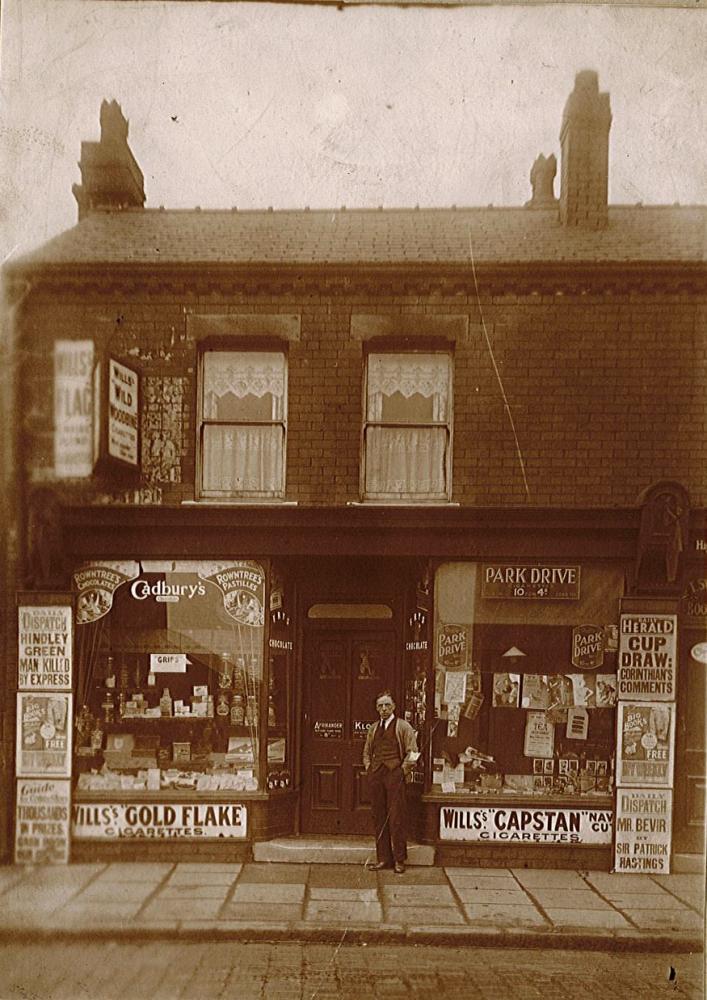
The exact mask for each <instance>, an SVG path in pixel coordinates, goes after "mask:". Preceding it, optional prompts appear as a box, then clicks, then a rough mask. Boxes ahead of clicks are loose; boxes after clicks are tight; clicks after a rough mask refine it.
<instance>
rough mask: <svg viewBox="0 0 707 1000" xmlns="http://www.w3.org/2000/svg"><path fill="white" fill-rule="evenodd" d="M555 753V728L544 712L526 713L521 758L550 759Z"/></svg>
mask: <svg viewBox="0 0 707 1000" xmlns="http://www.w3.org/2000/svg"><path fill="white" fill-rule="evenodd" d="M554 752H555V726H554V723H552V722H550V720H549V719H548V717H547V715H546V714H545V712H528V716H527V718H526V720H525V740H524V743H523V756H525V757H552V756H553V754H554Z"/></svg>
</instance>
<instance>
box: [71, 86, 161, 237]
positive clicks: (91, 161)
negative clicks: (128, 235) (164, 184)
mask: <svg viewBox="0 0 707 1000" xmlns="http://www.w3.org/2000/svg"><path fill="white" fill-rule="evenodd" d="M79 168H80V170H81V184H74V186H73V188H72V191H73V193H74V197H75V198H76V201H77V202H78V206H79V220H81V219H82V218H83V217H84V216H85V215H87V214H88V213H89V212H92V211H93V210H94V209H99V208H113V209H116V208H142V207H143V206H144V204H145V188H144V178H143V175H142V171H141V170H140V167H139V166H138V165H137V162H136V160H135V157H134V156H133V154H132V151H131V149H130V146H129V145H128V122H127V119H126V118H125V117H124V116H123V112H122V111H121V109H120V105H119V104H118V103H117V101H110V103H109V102H108V101H103V102H102V103H101V138H100V141H99V142H82V143H81V159H80V161H79Z"/></svg>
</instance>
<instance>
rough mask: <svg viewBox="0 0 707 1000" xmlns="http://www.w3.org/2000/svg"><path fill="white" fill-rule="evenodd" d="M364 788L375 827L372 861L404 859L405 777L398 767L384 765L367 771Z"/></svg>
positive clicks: (388, 863)
mask: <svg viewBox="0 0 707 1000" xmlns="http://www.w3.org/2000/svg"><path fill="white" fill-rule="evenodd" d="M368 787H369V790H370V794H371V811H372V813H373V825H374V826H375V830H376V860H377V861H378V862H383V863H384V864H386V865H389V866H390V867H391V868H392V866H393V864H394V863H398V864H404V863H405V860H406V858H407V833H406V829H405V777H404V775H403V771H402V768H401V767H395V768H393V770H392V771H391V770H390V769H389V768H387V767H386V766H385V765H382V766H381V767H379V768H377V769H376V770H375V771H371V772H369V775H368Z"/></svg>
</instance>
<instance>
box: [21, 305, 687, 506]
mask: <svg viewBox="0 0 707 1000" xmlns="http://www.w3.org/2000/svg"><path fill="white" fill-rule="evenodd" d="M481 308H482V311H483V318H484V321H485V326H486V332H487V334H488V344H487V341H486V336H485V335H484V328H483V326H482V324H481V321H480V319H481V314H480V311H479V304H478V303H477V302H476V300H475V298H473V297H471V296H466V295H462V294H455V295H451V294H450V295H449V296H448V297H447V296H445V295H443V294H434V295H429V296H426V297H418V296H417V295H412V294H410V295H401V296H395V295H393V294H387V295H384V294H376V293H374V292H370V293H367V294H361V293H357V294H355V295H354V294H351V295H344V294H341V295H340V294H331V295H324V294H321V295H319V294H305V293H302V294H299V295H297V294H294V293H290V294H287V295H282V296H278V295H274V294H271V293H267V292H263V293H261V294H256V293H254V294H252V295H250V296H246V295H243V294H233V295H231V296H229V297H226V296H223V295H211V296H205V297H203V298H197V297H196V296H194V295H187V294H184V295H179V294H177V293H175V294H174V295H172V296H169V295H166V294H159V295H158V294H154V295H151V294H150V293H149V292H147V291H143V292H142V293H141V294H137V293H134V294H132V295H131V297H130V298H129V299H126V298H119V297H118V296H116V297H115V298H114V299H108V298H105V297H102V298H101V297H99V296H98V295H97V294H96V295H94V296H92V295H90V294H87V293H86V292H82V293H81V294H79V293H76V295H75V296H73V297H72V296H70V295H69V294H68V293H64V295H63V297H61V298H59V297H56V296H51V295H50V294H49V292H46V293H44V294H42V295H40V294H36V295H35V296H34V297H33V298H31V299H30V301H29V303H28V305H27V308H26V311H25V318H24V326H23V330H24V347H23V351H22V362H23V364H22V371H23V389H22V399H23V400H24V404H23V409H22V413H21V427H22V431H23V442H24V455H25V457H26V476H27V479H28V484H29V485H30V486H31V485H32V484H39V483H44V482H51V480H52V476H53V469H52V463H53V444H52V405H53V404H52V374H53V370H52V350H51V344H52V342H53V340H54V338H71V337H75V338H95V339H96V341H97V343H99V344H102V345H109V346H110V348H111V349H112V350H113V351H115V352H116V353H117V355H118V356H119V357H120V356H125V357H126V358H132V359H133V360H134V361H136V362H138V363H139V365H140V366H141V368H142V371H143V373H144V376H145V378H144V390H145V392H144V396H145V401H146V405H145V406H144V408H143V416H142V431H143V468H144V475H143V485H142V487H141V489H140V490H134V489H131V490H128V491H126V490H123V489H119V488H118V489H116V487H115V484H111V483H110V482H108V481H105V480H104V481H98V482H95V481H91V480H86V481H85V482H82V483H64V484H62V485H61V489H62V490H63V491H64V492H65V493H66V494H67V495H70V497H71V498H72V499H73V500H75V501H78V502H96V503H105V502H108V501H115V500H128V501H131V502H135V501H139V502H153V503H154V502H158V503H159V502H161V503H178V502H180V501H182V500H188V499H192V498H193V484H194V469H195V420H194V416H195V415H194V406H195V398H196V397H195V377H196V376H195V373H196V344H195V343H194V341H193V340H191V339H190V336H189V333H188V327H187V323H186V312H187V311H192V312H198V313H201V314H205V315H208V314H214V315H223V314H225V313H231V312H232V313H239V312H240V313H248V312H253V313H265V314H272V313H295V314H298V315H299V316H300V317H301V333H300V339H299V340H297V341H293V342H292V343H290V345H289V413H288V441H287V457H288V463H287V499H288V500H295V501H298V502H299V503H300V504H343V503H346V502H348V501H355V500H358V499H359V493H358V490H359V450H360V435H361V405H362V403H361V401H362V372H363V353H362V344H361V341H360V340H356V339H354V338H352V336H351V315H352V314H360V313H368V314H371V313H378V314H381V315H388V316H400V319H401V330H404V326H405V317H407V316H416V317H420V316H425V315H436V316H443V315H460V314H465V315H467V316H468V317H469V334H468V337H467V338H465V339H464V340H459V341H457V344H456V349H455V377H454V438H453V455H454V468H453V485H454V494H453V499H454V500H455V501H456V502H459V503H462V504H470V505H481V506H487V505H488V506H495V505H524V504H526V503H530V504H532V505H539V506H553V507H584V506H589V507H611V506H624V505H632V504H633V503H635V501H636V498H637V495H638V493H639V492H640V490H642V489H643V488H645V487H646V486H648V485H649V484H650V483H652V482H654V481H656V480H659V479H666V478H667V479H676V480H678V481H680V482H682V483H683V484H684V485H685V486H686V487H687V489H688V491H689V493H690V496H691V501H692V504H693V506H704V505H705V504H706V503H707V433H706V431H707V427H706V426H705V408H704V399H705V389H706V388H707V386H706V384H705V383H706V371H705V361H706V357H705V355H706V353H707V351H706V347H705V341H704V336H703V330H704V317H705V300H704V298H703V299H701V300H698V299H697V298H696V297H695V296H694V295H688V294H687V293H685V294H682V295H680V294H675V295H657V294H656V295H649V294H646V295H638V294H636V293H631V294H624V295H621V294H616V293H614V294H612V295H608V294H607V295H603V294H597V295H589V294H588V295H582V296H571V295H568V294H565V295H559V294H557V295H528V296H522V297H521V296H515V295H503V296H498V297H493V298H492V297H486V298H482V299H481ZM418 329H419V326H418ZM489 345H490V347H491V349H492V351H493V355H494V357H495V361H496V364H497V366H498V371H499V373H500V376H501V379H502V380H503V385H504V389H505V393H506V398H507V400H508V404H509V407H510V412H511V414H512V416H513V419H514V422H515V429H516V432H517V437H518V444H517V446H516V442H515V440H514V435H513V431H512V428H511V424H510V420H509V415H508V412H507V411H506V407H505V403H504V399H503V397H502V394H501V391H500V387H499V384H498V379H497V377H496V374H495V372H494V367H493V364H492V359H491V354H490V351H489ZM518 451H519V452H520V454H521V455H522V458H523V462H524V465H525V475H526V477H527V484H528V492H526V487H525V483H524V479H523V475H522V472H521V465H520V461H519V456H518Z"/></svg>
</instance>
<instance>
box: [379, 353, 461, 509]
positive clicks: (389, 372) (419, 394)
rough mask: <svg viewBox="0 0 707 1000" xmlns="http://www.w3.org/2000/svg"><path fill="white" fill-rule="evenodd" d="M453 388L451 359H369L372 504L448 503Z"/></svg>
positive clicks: (384, 356) (399, 356) (381, 356)
mask: <svg viewBox="0 0 707 1000" xmlns="http://www.w3.org/2000/svg"><path fill="white" fill-rule="evenodd" d="M450 386H451V359H450V357H449V355H447V354H441V353H440V354H417V353H410V354H370V355H369V356H368V370H367V380H366V421H365V430H364V447H365V470H364V494H365V496H366V498H367V499H382V500H386V499H388V500H395V499H397V500H406V499H408V500H441V499H448V497H449V481H448V478H449V472H448V470H449V457H450V456H449V445H450V429H451V428H450V418H449V415H450V409H451V407H450Z"/></svg>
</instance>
